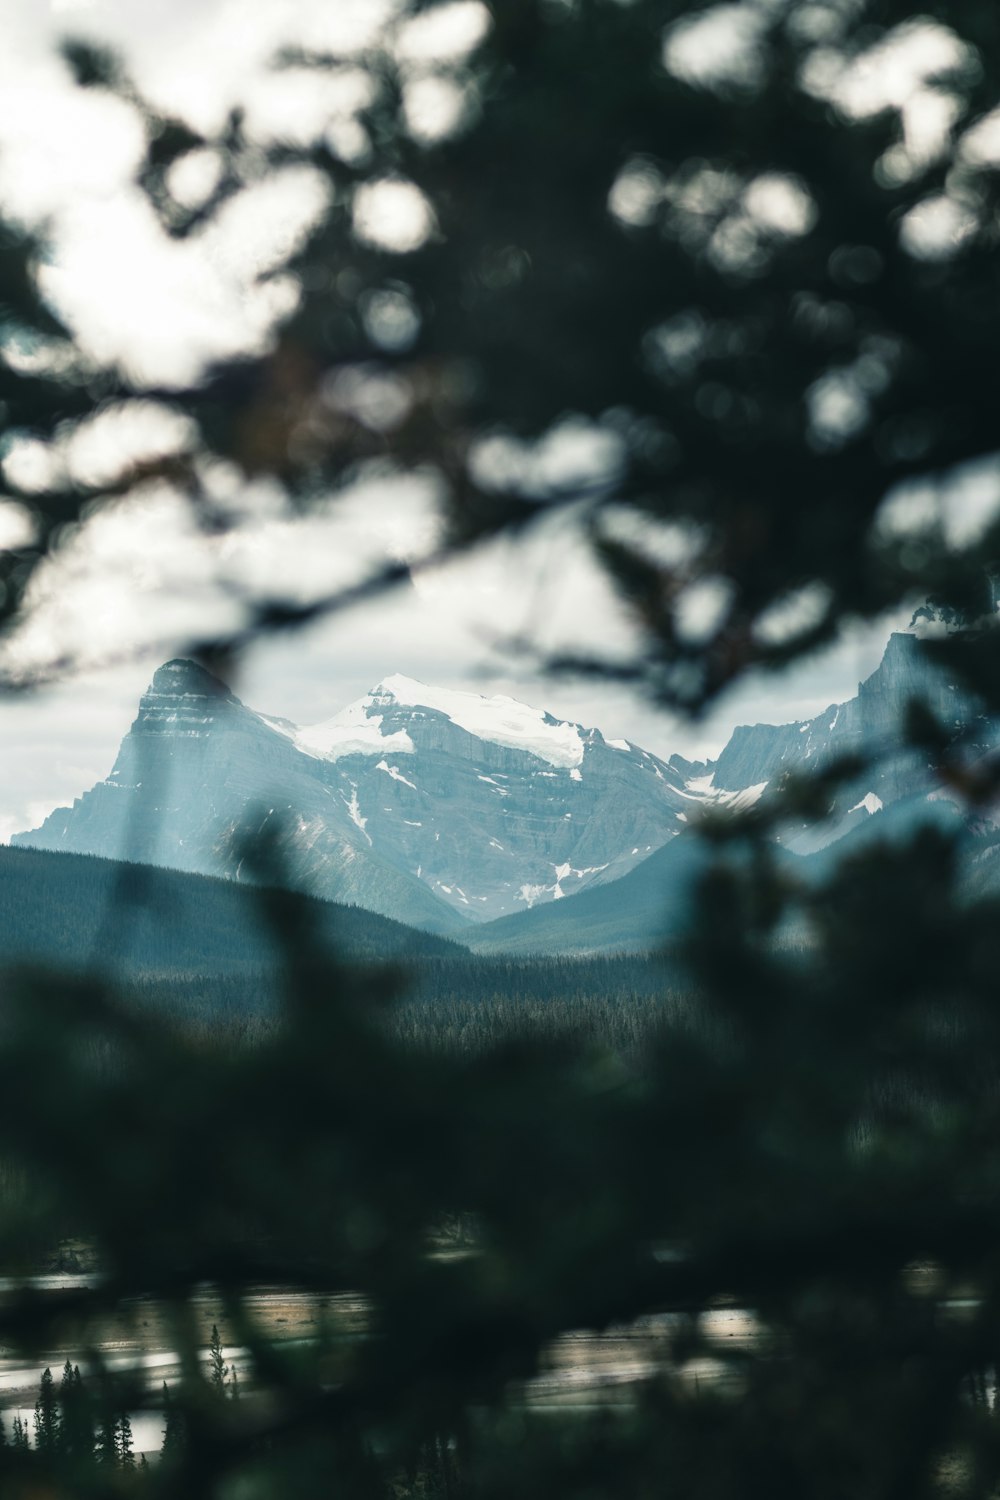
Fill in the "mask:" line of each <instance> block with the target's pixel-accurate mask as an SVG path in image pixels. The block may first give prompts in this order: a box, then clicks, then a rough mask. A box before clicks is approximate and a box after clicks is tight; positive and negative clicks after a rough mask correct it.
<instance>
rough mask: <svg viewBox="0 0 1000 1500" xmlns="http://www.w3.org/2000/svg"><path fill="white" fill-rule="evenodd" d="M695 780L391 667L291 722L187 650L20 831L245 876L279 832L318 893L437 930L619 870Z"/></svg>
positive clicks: (642, 849)
mask: <svg viewBox="0 0 1000 1500" xmlns="http://www.w3.org/2000/svg"><path fill="white" fill-rule="evenodd" d="M698 800H700V799H699V796H698V794H697V793H695V792H692V791H691V790H690V789H689V788H688V787H687V786H686V784H685V778H684V776H683V774H682V773H681V772H680V771H679V770H677V769H676V768H673V767H670V766H668V765H666V764H665V763H664V762H662V761H660V760H658V759H657V758H656V757H655V756H653V755H650V754H649V753H648V752H646V751H643V750H641V749H639V748H637V747H636V746H633V745H630V744H627V743H626V742H625V741H607V740H605V739H604V737H603V736H602V735H601V734H600V733H599V731H597V730H593V729H591V730H585V729H583V728H581V727H580V726H579V725H575V724H567V723H564V722H562V721H560V720H557V719H554V718H552V716H551V715H549V714H545V713H543V712H541V711H540V710H537V709H532V708H529V707H527V705H524V704H519V703H517V702H515V701H514V700H512V699H507V698H481V697H478V696H476V695H474V694H465V693H454V692H450V691H447V690H443V689H435V688H430V687H426V686H425V685H423V684H420V683H416V682H413V681H411V680H410V679H408V678H404V677H393V678H389V679H387V680H386V681H385V682H384V683H381V684H379V686H378V687H377V688H376V689H374V690H373V692H372V693H370V694H369V695H368V696H367V697H366V698H365V699H363V700H361V702H359V703H356V704H353V705H351V706H350V707H349V708H348V709H345V710H343V711H342V712H341V713H339V714H337V715H336V716H335V717H334V718H333V719H330V720H327V721H325V722H323V723H320V724H317V725H313V726H311V727H308V728H304V729H300V728H298V727H296V726H295V725H294V724H291V723H289V722H287V721H285V720H279V719H271V718H268V717H267V716H265V715H262V714H259V713H255V712H254V711H253V710H252V709H249V708H247V707H246V706H245V705H244V704H242V703H241V702H240V701H239V699H237V698H235V697H234V696H233V695H232V694H231V693H230V692H229V691H228V689H227V688H226V687H225V686H224V685H223V684H222V683H221V682H218V681H217V680H216V679H215V678H213V677H211V676H210V675H209V674H208V673H206V672H204V671H202V669H201V668H199V667H197V666H195V665H194V664H193V663H191V662H181V661H174V662H168V663H167V664H166V666H164V667H161V668H160V669H159V671H158V672H157V673H156V675H155V677H154V679H153V682H152V684H151V686H150V688H149V690H148V692H147V693H146V694H144V696H143V698H142V700H141V702H140V705H139V712H138V714H137V717H136V720H135V722H134V724H133V725H132V728H131V730H130V731H129V734H128V735H127V736H126V738H125V740H124V741H123V743H122V746H121V749H120V751H119V755H118V758H117V760H116V762H115V765H114V768H113V769H112V771H111V773H110V775H109V776H108V778H107V780H106V781H104V782H101V783H99V784H98V785H97V786H95V787H94V788H93V789H92V790H91V791H89V792H88V793H86V794H85V795H84V796H83V797H82V798H80V799H79V800H78V801H77V802H76V803H75V804H74V805H73V807H71V808H60V809H58V810H57V811H56V812H54V813H53V814H52V815H51V816H50V817H49V818H47V819H46V821H45V822H44V824H43V825H42V827H41V828H39V829H36V830H34V831H33V832H31V833H27V834H21V835H18V837H17V839H16V840H15V842H18V843H24V844H31V845H34V846H36V847H41V848H52V849H64V850H70V851H73V852H77V853H94V854H102V855H107V856H111V857H115V858H126V859H132V860H138V861H142V862H145V863H152V864H160V865H170V866H173V867H177V868H181V869H188V870H195V871H199V872H203V873H213V874H215V873H227V874H230V875H232V876H235V877H236V878H244V877H245V876H246V874H247V867H246V866H245V865H244V863H243V855H244V853H245V846H244V843H243V842H242V838H243V835H244V834H245V833H246V832H247V831H249V832H251V833H253V832H260V831H263V830H265V829H268V828H270V829H271V830H273V831H274V832H275V833H276V837H277V839H278V842H279V845H280V847H281V849H282V854H283V858H284V860H285V862H286V865H287V866H288V868H289V870H290V873H291V874H292V876H293V877H294V878H295V879H296V880H297V881H298V882H300V883H303V884H305V885H307V886H308V888H309V889H311V890H313V891H315V892H316V893H317V894H320V895H323V896H326V897H329V898H331V899H335V900H338V901H348V902H355V903H357V904H359V905H364V906H367V907H369V908H370V909H372V910H375V911H380V912H384V913H386V914H387V915H392V916H396V917H398V918H400V919H401V920H404V921H408V922H412V923H416V924H417V925H420V926H425V927H429V928H430V929H431V930H435V931H451V930H455V929H457V928H461V927H462V926H464V925H465V923H466V922H468V921H473V922H476V921H486V920H489V919H491V918H494V917H499V916H504V915H507V914H510V913H512V912H516V911H519V910H524V909H526V908H528V907H531V906H534V905H536V904H538V903H541V902H546V901H557V900H559V899H561V898H562V897H564V896H568V895H571V894H573V893H574V892H576V891H579V890H583V889H585V888H586V887H588V886H589V885H592V884H597V883H601V882H607V881H611V880H614V879H616V878H618V876H620V875H623V874H625V873H626V872H627V871H628V870H630V869H632V868H633V867H634V866H635V865H636V864H638V863H640V862H641V861H642V860H643V859H644V858H645V857H646V856H647V855H648V854H649V853H651V852H652V851H653V850H654V849H657V848H660V847H661V846H662V845H664V844H665V843H666V842H667V841H668V840H670V839H671V838H673V837H674V836H675V835H676V834H677V833H678V832H680V830H681V828H682V827H683V819H684V816H685V815H686V813H685V810H686V809H689V808H690V806H691V804H692V802H697V801H698Z"/></svg>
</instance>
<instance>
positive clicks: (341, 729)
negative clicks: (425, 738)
mask: <svg viewBox="0 0 1000 1500" xmlns="http://www.w3.org/2000/svg"><path fill="white" fill-rule="evenodd" d="M377 693H378V689H377V688H376V689H375V692H374V693H369V694H368V696H367V698H361V699H359V700H358V702H356V703H351V704H349V705H348V707H347V708H344V709H341V711H340V713H339V714H334V716H333V718H332V719H324V720H323V721H322V723H320V724H312V725H308V726H306V727H305V728H303V729H297V730H296V731H295V733H294V736H293V738H294V740H295V744H296V745H297V746H298V748H299V749H300V750H304V751H305V753H306V754H307V755H314V756H316V757H317V759H319V760H340V759H341V757H343V756H345V755H381V756H384V755H385V754H386V752H387V751H389V752H391V753H392V754H394V755H412V754H413V741H412V740H411V739H410V736H409V735H408V734H407V732H406V730H405V729H399V730H396V731H394V732H390V733H389V734H383V733H382V715H381V714H377V713H373V712H372V706H373V704H374V701H375V698H376V696H377Z"/></svg>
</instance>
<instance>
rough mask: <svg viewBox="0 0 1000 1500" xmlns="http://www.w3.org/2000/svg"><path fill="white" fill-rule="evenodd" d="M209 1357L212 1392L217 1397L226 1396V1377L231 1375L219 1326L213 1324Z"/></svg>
mask: <svg viewBox="0 0 1000 1500" xmlns="http://www.w3.org/2000/svg"><path fill="white" fill-rule="evenodd" d="M208 1355H209V1380H210V1382H211V1386H212V1390H213V1391H214V1392H215V1394H216V1395H217V1396H220V1397H221V1396H224V1395H225V1394H226V1376H227V1375H228V1374H229V1366H228V1365H227V1364H226V1362H225V1360H224V1359H223V1357H222V1338H221V1336H220V1334H219V1328H218V1324H216V1323H213V1324H212V1338H211V1342H210V1343H209V1346H208Z"/></svg>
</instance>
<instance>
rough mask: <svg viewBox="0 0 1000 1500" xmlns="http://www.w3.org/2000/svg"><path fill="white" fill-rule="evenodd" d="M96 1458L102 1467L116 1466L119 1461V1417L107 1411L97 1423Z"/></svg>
mask: <svg viewBox="0 0 1000 1500" xmlns="http://www.w3.org/2000/svg"><path fill="white" fill-rule="evenodd" d="M94 1460H95V1462H96V1463H97V1464H99V1465H100V1466H101V1467H102V1468H108V1469H110V1468H114V1467H116V1465H117V1463H118V1417H117V1416H116V1414H115V1413H114V1412H110V1411H105V1412H104V1413H102V1415H101V1418H100V1420H99V1422H98V1424H97V1433H96V1436H95V1439H94Z"/></svg>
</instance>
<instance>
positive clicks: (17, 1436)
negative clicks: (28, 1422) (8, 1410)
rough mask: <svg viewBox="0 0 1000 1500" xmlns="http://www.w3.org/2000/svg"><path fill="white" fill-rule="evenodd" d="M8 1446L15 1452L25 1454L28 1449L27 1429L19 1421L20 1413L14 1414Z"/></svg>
mask: <svg viewBox="0 0 1000 1500" xmlns="http://www.w3.org/2000/svg"><path fill="white" fill-rule="evenodd" d="M10 1446H11V1447H12V1448H13V1449H15V1450H16V1451H17V1452H22V1453H23V1452H26V1451H27V1450H28V1448H29V1447H30V1444H29V1442H28V1429H27V1427H26V1426H25V1425H24V1422H23V1421H22V1420H21V1413H20V1412H16V1413H15V1415H14V1421H13V1423H12V1424H11V1440H10Z"/></svg>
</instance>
